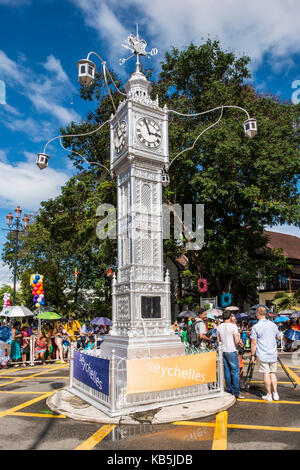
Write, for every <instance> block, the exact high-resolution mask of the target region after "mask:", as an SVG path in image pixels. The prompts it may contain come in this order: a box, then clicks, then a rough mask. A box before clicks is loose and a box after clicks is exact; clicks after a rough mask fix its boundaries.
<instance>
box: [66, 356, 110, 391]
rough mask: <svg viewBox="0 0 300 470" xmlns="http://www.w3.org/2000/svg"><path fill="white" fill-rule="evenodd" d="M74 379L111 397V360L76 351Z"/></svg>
mask: <svg viewBox="0 0 300 470" xmlns="http://www.w3.org/2000/svg"><path fill="white" fill-rule="evenodd" d="M74 378H75V379H77V380H79V381H80V382H82V383H84V384H85V385H87V386H88V387H91V388H93V389H94V390H97V391H98V392H101V393H104V394H105V395H109V360H108V359H102V358H100V357H94V356H90V355H88V354H84V353H82V352H80V351H74Z"/></svg>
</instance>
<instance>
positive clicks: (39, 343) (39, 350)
mask: <svg viewBox="0 0 300 470" xmlns="http://www.w3.org/2000/svg"><path fill="white" fill-rule="evenodd" d="M46 351H47V340H46V338H45V336H44V335H43V333H41V334H40V336H39V337H38V339H37V340H36V343H35V360H36V361H37V360H38V359H39V357H40V359H41V360H42V365H43V366H44V365H45V364H46V359H45V353H46Z"/></svg>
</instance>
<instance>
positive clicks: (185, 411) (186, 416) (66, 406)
mask: <svg viewBox="0 0 300 470" xmlns="http://www.w3.org/2000/svg"><path fill="white" fill-rule="evenodd" d="M235 402H236V398H235V397H234V396H233V395H231V394H229V393H226V392H224V394H223V395H222V396H221V397H218V398H209V399H206V400H199V401H194V402H188V403H181V404H179V405H170V406H165V407H163V408H159V407H157V408H155V409H153V410H149V411H143V412H137V413H133V414H131V415H122V416H117V417H114V418H111V417H109V416H107V415H106V414H105V413H103V412H102V411H100V410H98V409H97V408H95V407H93V406H91V405H89V404H88V403H87V402H85V401H84V400H82V399H81V398H78V397H76V396H75V395H73V394H72V393H70V392H69V391H68V390H66V389H64V390H59V391H57V392H55V393H54V394H53V395H51V396H50V397H49V398H48V399H47V402H46V403H47V406H48V407H49V408H50V410H51V411H53V412H55V413H58V414H62V415H65V416H67V417H68V418H71V419H74V420H76V421H83V422H90V423H98V424H117V425H122V424H123V425H128V424H132V425H133V424H143V423H147V424H168V423H172V422H173V421H189V420H192V419H199V418H204V417H207V416H211V415H215V414H217V413H220V412H221V411H225V410H227V409H228V408H230V407H231V406H232V405H234V403H235Z"/></svg>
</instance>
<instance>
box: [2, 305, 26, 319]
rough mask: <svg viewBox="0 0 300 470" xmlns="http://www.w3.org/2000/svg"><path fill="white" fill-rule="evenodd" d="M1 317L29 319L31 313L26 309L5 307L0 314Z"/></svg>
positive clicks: (16, 306)
mask: <svg viewBox="0 0 300 470" xmlns="http://www.w3.org/2000/svg"><path fill="white" fill-rule="evenodd" d="M0 316H1V317H6V318H16V317H31V316H33V313H32V312H31V311H30V310H29V308H27V307H23V306H18V305H15V306H13V307H5V308H3V309H2V310H1V312H0Z"/></svg>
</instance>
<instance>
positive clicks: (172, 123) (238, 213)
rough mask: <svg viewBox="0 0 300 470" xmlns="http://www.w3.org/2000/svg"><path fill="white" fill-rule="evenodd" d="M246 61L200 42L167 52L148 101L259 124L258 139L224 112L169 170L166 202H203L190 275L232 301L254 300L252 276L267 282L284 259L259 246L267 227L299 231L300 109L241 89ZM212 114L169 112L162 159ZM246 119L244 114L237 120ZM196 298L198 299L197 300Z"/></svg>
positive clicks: (176, 150)
mask: <svg viewBox="0 0 300 470" xmlns="http://www.w3.org/2000/svg"><path fill="white" fill-rule="evenodd" d="M249 62H250V59H249V58H248V57H241V58H236V57H235V55H234V54H233V53H231V52H225V51H223V50H221V48H220V44H219V42H218V41H210V40H209V41H207V43H205V44H203V45H201V46H199V47H197V46H195V45H194V44H191V45H190V46H189V47H188V48H187V49H186V50H184V51H179V50H178V49H175V48H173V49H172V51H171V52H168V53H167V54H166V58H165V61H164V62H163V63H162V72H161V74H160V78H159V80H158V82H157V84H155V85H154V87H153V95H155V94H158V95H159V98H160V104H161V105H164V104H167V106H168V108H169V109H173V110H176V111H178V112H181V113H199V112H202V111H203V110H208V109H213V108H215V107H216V106H222V105H236V106H240V107H243V108H246V109H247V111H248V112H249V113H250V115H251V116H254V117H256V118H257V120H258V135H257V136H256V137H255V138H254V139H253V140H250V139H249V138H247V137H246V136H245V135H244V131H243V125H242V124H243V121H244V114H243V112H241V111H239V110H234V109H226V110H224V113H223V119H222V120H221V122H220V123H219V124H218V125H217V126H216V127H214V128H212V129H211V130H209V131H208V132H207V133H206V134H204V135H203V137H202V138H201V139H200V140H199V141H198V142H197V145H196V146H195V148H194V149H193V150H191V151H189V152H187V153H185V154H183V155H182V156H180V157H179V158H178V159H176V162H175V163H174V165H171V167H170V179H171V184H170V186H169V188H168V190H167V191H166V197H167V198H168V200H169V201H171V202H172V203H173V204H175V203H179V204H180V205H181V206H183V204H185V203H194V204H197V203H202V204H204V205H205V245H204V247H203V248H202V250H200V251H194V252H192V251H189V252H186V255H187V256H188V259H189V270H190V271H191V272H192V273H193V274H194V275H195V276H196V277H206V278H207V279H208V282H209V294H210V295H217V294H218V295H220V294H221V293H222V292H232V293H233V302H238V303H239V302H240V303H241V302H242V300H248V301H250V302H251V301H252V300H254V299H255V296H256V286H257V285H258V273H259V272H260V273H261V275H262V277H263V278H264V277H266V278H267V277H268V276H271V275H272V271H273V268H272V266H275V265H277V266H278V265H281V266H284V265H285V264H286V260H285V259H284V258H283V257H282V256H280V255H279V256H278V254H276V253H271V252H270V250H267V249H266V242H267V239H266V237H264V234H263V230H264V227H265V226H266V225H277V224H282V223H289V224H295V225H298V226H299V225H300V212H299V194H298V192H297V177H298V176H299V169H300V158H299V142H300V140H299V133H298V131H297V126H296V125H295V123H297V122H299V111H300V106H294V105H292V104H291V103H287V102H282V101H281V100H280V99H279V98H278V97H274V96H269V95H262V94H259V93H258V92H257V91H256V90H255V88H254V87H253V86H252V85H251V84H249V83H246V82H245V80H246V79H249V78H250V73H249V70H248V64H249ZM219 115H220V111H218V112H215V113H210V114H207V115H205V116H202V117H195V118H182V117H181V116H177V115H173V114H171V115H170V120H169V139H170V160H171V161H172V159H173V158H174V157H175V156H176V155H177V154H178V153H179V152H180V151H182V150H183V149H185V148H188V147H191V146H192V145H193V142H194V140H195V139H196V137H197V136H198V135H199V134H200V132H201V131H203V130H204V129H205V128H206V127H208V126H209V125H210V124H212V123H213V122H216V120H217V119H218V117H219ZM245 118H246V115H245ZM197 295H198V294H197Z"/></svg>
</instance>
